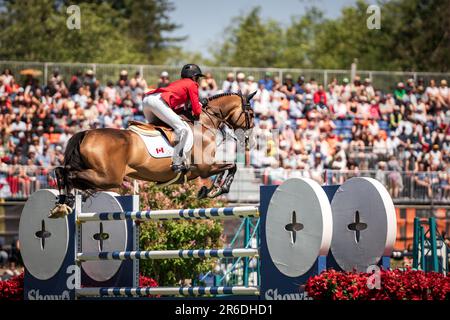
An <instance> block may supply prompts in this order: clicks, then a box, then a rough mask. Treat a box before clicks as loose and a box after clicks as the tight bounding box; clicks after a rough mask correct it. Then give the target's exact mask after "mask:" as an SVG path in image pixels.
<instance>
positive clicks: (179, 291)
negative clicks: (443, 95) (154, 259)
mask: <svg viewBox="0 0 450 320" xmlns="http://www.w3.org/2000/svg"><path fill="white" fill-rule="evenodd" d="M224 294H229V295H231V294H232V295H246V296H247V295H255V296H257V295H259V289H258V288H257V287H242V286H232V287H156V288H153V287H140V288H80V289H77V290H76V295H77V296H80V297H143V296H148V295H162V296H178V295H179V296H203V295H224Z"/></svg>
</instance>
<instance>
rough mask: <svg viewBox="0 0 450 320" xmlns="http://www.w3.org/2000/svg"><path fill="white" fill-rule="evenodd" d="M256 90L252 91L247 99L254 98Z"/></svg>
mask: <svg viewBox="0 0 450 320" xmlns="http://www.w3.org/2000/svg"><path fill="white" fill-rule="evenodd" d="M255 94H256V91H253V92H252V93H250V94H249V95H247V101H250V100H252V98H253V97H254V96H255Z"/></svg>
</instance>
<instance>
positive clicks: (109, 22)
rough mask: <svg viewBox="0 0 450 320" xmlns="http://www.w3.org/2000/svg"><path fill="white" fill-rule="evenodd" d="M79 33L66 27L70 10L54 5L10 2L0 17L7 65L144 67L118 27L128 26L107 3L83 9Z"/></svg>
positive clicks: (0, 52)
mask: <svg viewBox="0 0 450 320" xmlns="http://www.w3.org/2000/svg"><path fill="white" fill-rule="evenodd" d="M80 10H81V29H79V30H77V29H73V30H69V29H68V28H67V26H66V19H67V18H68V14H67V13H66V7H65V6H64V5H61V6H55V2H54V1H51V0H28V1H27V4H26V5H24V3H23V2H18V1H17V2H16V1H8V2H6V4H5V6H4V11H2V13H0V57H1V59H5V60H28V61H64V62H105V63H106V62H114V63H132V62H139V61H142V59H143V58H144V56H143V55H142V54H139V53H138V52H137V50H136V49H135V48H136V47H137V44H136V43H135V41H134V40H133V39H130V38H129V37H127V36H126V34H125V33H124V32H123V31H121V30H120V29H119V28H116V27H115V26H114V25H115V23H121V24H123V25H126V24H127V21H126V20H124V19H123V18H121V17H120V16H118V14H117V13H116V11H115V10H114V9H112V8H111V6H110V5H109V4H107V3H102V4H99V5H97V4H89V3H85V4H80Z"/></svg>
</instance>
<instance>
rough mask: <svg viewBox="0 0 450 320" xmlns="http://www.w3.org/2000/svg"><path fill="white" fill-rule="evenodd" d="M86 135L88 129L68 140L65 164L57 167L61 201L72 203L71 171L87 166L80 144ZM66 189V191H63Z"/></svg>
mask: <svg viewBox="0 0 450 320" xmlns="http://www.w3.org/2000/svg"><path fill="white" fill-rule="evenodd" d="M85 135H86V131H81V132H78V133H76V134H74V135H73V136H72V137H71V138H70V139H69V141H68V143H67V147H66V150H65V152H64V162H63V166H61V167H56V168H55V176H56V183H57V184H58V189H59V192H60V195H61V197H60V200H59V203H66V204H70V206H72V204H71V202H70V201H71V198H70V196H71V190H72V189H73V183H72V181H71V178H70V171H81V170H83V169H84V168H85V164H84V161H83V159H82V158H81V153H80V144H81V142H82V141H83V139H84V136H85ZM62 191H64V193H63V192H62Z"/></svg>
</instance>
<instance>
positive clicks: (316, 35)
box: [215, 0, 450, 72]
mask: <svg viewBox="0 0 450 320" xmlns="http://www.w3.org/2000/svg"><path fill="white" fill-rule="evenodd" d="M378 6H379V7H380V12H381V29H368V27H367V19H368V18H369V14H368V13H367V8H368V7H369V3H368V2H367V1H365V0H358V1H357V2H356V4H355V5H354V6H347V7H344V8H343V9H342V11H341V15H340V16H339V17H337V18H335V19H325V18H324V17H323V14H322V12H321V11H320V10H318V9H317V8H314V7H313V8H311V9H308V10H307V11H306V12H305V14H304V15H303V16H301V17H299V18H294V19H292V21H291V23H290V25H289V26H288V27H287V28H286V29H282V28H280V26H279V25H278V24H277V23H276V22H274V21H268V22H264V21H262V19H261V17H260V10H259V8H255V9H253V10H252V11H251V12H250V13H249V14H248V15H246V16H243V17H237V18H235V19H234V20H233V23H232V24H231V25H230V27H229V28H228V29H227V30H226V35H227V37H226V38H225V40H224V41H223V43H221V44H219V45H217V46H216V47H219V49H218V50H216V54H215V60H216V61H215V62H216V64H228V65H232V66H254V67H256V66H260V67H276V66H281V67H291V68H329V69H348V68H349V66H350V64H351V63H352V62H353V60H354V59H355V58H357V59H358V68H360V69H366V70H367V69H368V70H407V71H411V70H416V71H442V72H445V71H449V70H450V60H449V59H448V57H449V56H450V19H448V16H449V15H450V1H448V0H432V1H428V0H397V1H384V0H383V1H382V0H380V1H379V2H378Z"/></svg>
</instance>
